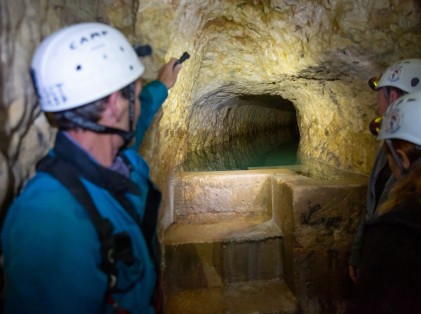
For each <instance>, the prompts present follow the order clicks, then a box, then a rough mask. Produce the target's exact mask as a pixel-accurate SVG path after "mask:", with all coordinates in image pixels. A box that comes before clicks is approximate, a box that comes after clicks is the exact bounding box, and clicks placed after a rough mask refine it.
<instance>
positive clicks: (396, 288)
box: [349, 199, 421, 314]
mask: <svg viewBox="0 0 421 314" xmlns="http://www.w3.org/2000/svg"><path fill="white" fill-rule="evenodd" d="M361 252H362V255H361V264H360V269H359V277H358V280H357V283H356V290H355V291H356V295H355V300H354V302H353V304H352V307H351V310H350V311H349V313H353V314H356V313H361V314H363V313H370V314H371V313H376V314H377V313H385V314H386V313H390V314H392V313H393V314H396V313H405V314H410V313H420V312H421V204H420V203H419V202H417V201H416V200H415V199H411V200H409V201H406V202H404V203H402V204H400V205H399V206H397V207H396V208H394V209H393V210H392V211H391V212H388V213H386V214H384V215H382V216H380V217H378V218H377V219H375V220H374V221H373V222H371V223H367V224H366V227H365V229H364V233H363V242H362V251H361Z"/></svg>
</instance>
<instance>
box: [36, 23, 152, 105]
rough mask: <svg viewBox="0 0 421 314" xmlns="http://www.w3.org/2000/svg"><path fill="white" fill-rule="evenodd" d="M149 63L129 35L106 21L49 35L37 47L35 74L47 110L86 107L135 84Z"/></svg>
mask: <svg viewBox="0 0 421 314" xmlns="http://www.w3.org/2000/svg"><path fill="white" fill-rule="evenodd" d="M144 69H145V67H144V66H143V64H142V63H141V62H140V61H139V58H138V57H137V55H136V52H135V51H134V49H133V47H132V46H131V45H130V43H129V42H128V40H127V39H126V37H125V36H124V35H123V34H122V33H120V32H119V31H118V30H116V29H115V28H113V27H111V26H109V25H106V24H101V23H80V24H75V25H72V26H69V27H66V28H63V29H61V30H59V31H57V32H55V33H53V34H51V35H49V36H48V37H47V38H45V40H44V41H43V42H42V43H41V45H40V46H39V47H38V48H37V50H36V51H35V54H34V56H33V58H32V64H31V75H32V78H33V82H34V85H35V88H36V90H37V93H38V96H39V99H40V106H41V109H42V110H43V111H46V112H56V111H62V110H67V109H71V108H76V107H79V106H83V105H86V104H88V103H90V102H92V101H95V100H98V99H101V98H103V97H105V96H108V95H110V94H112V93H113V92H115V91H117V90H119V89H121V88H123V87H125V86H127V85H129V84H130V83H132V82H133V81H135V80H136V79H137V78H139V77H140V76H141V75H142V73H143V71H144Z"/></svg>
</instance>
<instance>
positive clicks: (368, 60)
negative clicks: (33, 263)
mask: <svg viewBox="0 0 421 314" xmlns="http://www.w3.org/2000/svg"><path fill="white" fill-rule="evenodd" d="M420 17H421V4H420V2H419V1H418V0H367V1H363V0H358V1H348V0H311V1H305V0H253V1H252V0H249V1H239V0H236V1H234V0H227V1H212V0H202V1H187V0H185V1H183V0H154V1H152V0H148V1H143V0H96V1H82V0H74V1H69V0H67V1H65V0H43V1H28V0H1V1H0V23H1V27H0V53H1V63H0V67H1V71H0V73H1V76H0V90H1V94H0V95H1V98H0V99H1V104H0V118H1V121H2V123H1V124H0V137H1V151H0V181H1V182H0V183H1V186H2V189H1V190H0V204H2V207H3V208H4V207H7V205H8V204H10V202H11V201H12V199H13V198H14V197H15V195H16V194H17V193H18V192H19V191H20V190H21V189H22V187H23V186H24V184H25V183H26V181H27V180H28V178H30V177H31V175H32V174H33V173H34V166H35V163H36V162H37V160H39V158H41V156H42V155H44V154H45V153H46V152H47V151H48V149H49V148H50V147H51V145H52V143H53V140H54V136H55V130H54V129H52V128H51V127H50V126H49V125H48V123H47V121H46V119H45V118H44V116H43V114H42V113H41V112H40V110H39V107H38V106H37V103H36V99H35V95H34V91H33V89H32V86H31V84H30V77H29V64H30V60H31V56H32V53H33V52H34V49H35V48H36V46H37V45H38V44H39V42H40V41H41V40H42V38H44V37H45V36H46V35H47V34H49V33H51V32H52V31H54V30H56V29H58V28H60V27H62V26H64V25H67V24H70V23H74V22H80V21H100V22H106V23H110V24H112V25H114V26H115V27H117V28H118V29H120V30H121V31H122V32H124V33H125V34H126V35H127V36H128V38H129V40H130V41H131V42H133V43H149V44H151V45H152V46H153V48H154V53H153V55H152V56H151V57H147V58H145V59H144V60H143V62H144V63H145V65H146V68H147V71H146V73H145V75H144V79H145V81H149V80H152V79H154V78H156V76H157V73H158V71H159V68H160V66H161V65H162V64H163V63H164V62H165V61H168V60H169V58H170V57H172V56H174V57H178V56H180V55H181V54H182V53H183V52H184V51H188V52H189V53H190V54H191V58H190V59H189V60H188V61H186V63H185V64H184V65H183V69H182V71H181V74H180V76H179V80H178V82H177V84H176V85H175V86H174V87H173V88H172V89H171V91H170V94H169V97H168V99H167V101H166V102H165V103H164V105H163V108H162V110H160V112H159V113H158V114H157V116H156V118H155V119H154V122H153V124H152V126H151V128H150V129H149V131H148V134H147V137H146V139H145V142H144V145H143V147H142V149H141V151H142V154H143V155H144V156H145V158H146V159H147V160H148V161H149V163H150V166H151V174H152V176H153V178H154V179H155V181H156V182H157V183H158V185H159V186H160V188H161V190H162V191H163V193H164V202H163V206H162V213H163V220H164V223H165V219H166V216H167V215H166V213H167V212H168V210H169V201H168V186H169V183H170V182H171V178H172V174H173V173H174V172H175V171H178V169H179V167H178V166H179V165H180V164H181V163H182V162H183V160H184V159H185V158H186V156H187V155H188V154H189V153H191V152H195V151H197V150H199V149H203V148H206V147H208V146H211V145H213V144H215V143H217V142H218V141H223V140H224V139H226V138H227V137H230V136H233V135H241V136H243V137H244V140H245V141H246V140H247V136H248V132H247V130H249V129H250V121H254V123H255V124H256V125H258V126H259V128H260V127H262V129H265V123H267V121H273V120H271V119H270V117H273V116H274V111H271V110H267V108H264V106H260V107H261V109H260V110H259V109H258V108H257V109H256V106H257V107H258V106H259V104H256V105H253V106H241V105H239V104H237V103H236V102H235V99H238V97H240V96H242V97H244V96H247V95H248V96H253V95H271V96H279V97H282V98H283V99H285V100H287V101H289V102H291V103H292V104H293V106H294V108H295V110H296V119H297V124H298V128H299V133H300V143H299V148H298V154H299V155H300V156H302V157H304V158H312V159H316V160H319V161H321V162H323V163H326V164H328V165H332V166H334V167H337V168H339V169H343V170H346V171H350V172H355V173H360V174H368V173H369V170H370V166H371V164H372V161H373V159H374V154H375V151H376V149H377V147H378V142H377V141H376V139H375V138H374V137H373V136H372V135H371V134H370V133H369V131H368V128H367V125H368V123H369V121H370V120H371V118H373V117H374V115H375V103H376V96H375V94H374V93H373V92H372V91H370V90H369V89H368V87H367V79H368V78H370V77H371V76H373V75H378V74H379V73H380V72H381V70H382V69H384V68H385V67H386V66H387V65H388V64H390V63H391V62H394V61H396V60H399V59H402V58H410V57H420V56H421V46H420V45H419V42H420V39H421V22H420V20H421V19H420ZM230 101H231V103H230ZM227 103H228V104H230V105H229V106H225V105H224V104H227ZM228 107H230V110H229V111H228V110H227V108H228ZM228 112H229V114H230V115H231V116H232V115H235V114H236V117H237V118H236V119H229V118H227V114H228ZM224 132H225V133H224Z"/></svg>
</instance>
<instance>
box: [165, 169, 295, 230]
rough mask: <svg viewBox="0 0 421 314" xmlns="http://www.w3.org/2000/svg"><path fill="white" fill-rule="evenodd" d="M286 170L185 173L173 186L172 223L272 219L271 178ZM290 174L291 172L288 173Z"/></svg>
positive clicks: (179, 176) (176, 179) (178, 177)
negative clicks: (242, 217)
mask: <svg viewBox="0 0 421 314" xmlns="http://www.w3.org/2000/svg"><path fill="white" fill-rule="evenodd" d="M283 171H284V172H285V171H287V172H288V170H279V169H278V170H264V171H250V170H249V171H213V172H184V173H181V174H179V175H178V176H177V177H176V178H175V179H174V181H173V183H172V188H171V189H172V197H171V199H172V200H173V204H172V206H173V212H174V216H173V221H175V222H189V223H199V224H200V223H210V222H220V221H221V220H230V219H233V218H236V217H237V216H260V217H263V218H265V219H269V218H270V217H271V216H272V176H273V174H274V173H278V172H281V173H282V172H283ZM288 173H291V172H288Z"/></svg>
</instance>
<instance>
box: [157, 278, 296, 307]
mask: <svg viewBox="0 0 421 314" xmlns="http://www.w3.org/2000/svg"><path fill="white" fill-rule="evenodd" d="M166 300H167V302H166V304H165V307H164V312H165V313H166V314H179V313H180V314H188V313H204V314H208V313H209V314H210V313H253V314H254V313H256V314H257V313H282V314H295V313H298V305H297V301H296V298H295V297H294V295H293V294H292V293H291V291H290V290H289V288H288V286H287V285H286V284H285V282H284V281H283V280H267V281H253V282H246V283H244V282H241V283H235V284H231V285H228V286H225V287H216V288H207V289H194V290H184V291H179V292H178V293H174V294H170V295H167V297H166Z"/></svg>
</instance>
